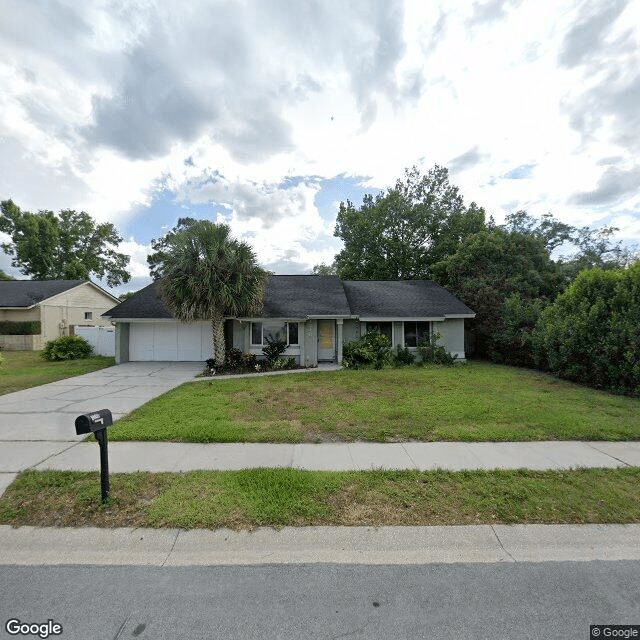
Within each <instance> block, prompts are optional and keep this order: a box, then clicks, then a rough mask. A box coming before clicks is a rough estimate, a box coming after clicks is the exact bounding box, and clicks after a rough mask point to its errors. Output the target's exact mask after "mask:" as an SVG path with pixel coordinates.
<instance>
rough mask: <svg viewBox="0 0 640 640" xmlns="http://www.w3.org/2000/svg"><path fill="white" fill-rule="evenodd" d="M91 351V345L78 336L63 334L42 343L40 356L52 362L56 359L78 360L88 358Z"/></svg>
mask: <svg viewBox="0 0 640 640" xmlns="http://www.w3.org/2000/svg"><path fill="white" fill-rule="evenodd" d="M92 353H93V347H92V346H91V345H90V344H89V343H88V342H87V341H86V340H85V339H84V338H81V337H80V336H64V337H62V338H57V339H56V340H49V342H47V344H45V345H44V349H43V350H42V357H43V358H44V359H45V360H50V361H52V362H54V361H57V360H80V359H82V358H88V357H89V356H90V355H91V354H92Z"/></svg>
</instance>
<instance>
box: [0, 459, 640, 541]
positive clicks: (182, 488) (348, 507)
mask: <svg viewBox="0 0 640 640" xmlns="http://www.w3.org/2000/svg"><path fill="white" fill-rule="evenodd" d="M639 521H640V469H638V468H629V469H575V470H571V471H526V470H517V471H462V472H448V471H429V472H420V471H385V472H382V471H352V472H340V473H337V472H327V471H300V470H296V469H246V470H243V471H192V472H189V473H184V474H177V473H162V474H152V473H135V474H112V476H111V501H110V504H109V505H108V506H106V507H103V506H101V504H100V479H99V474H98V473H80V472H73V471H33V470H32V471H25V472H24V473H22V474H20V476H19V477H18V478H17V479H16V481H15V482H14V483H13V484H12V485H11V486H10V487H9V488H8V489H7V491H6V493H5V495H4V496H3V497H2V498H0V524H10V525H13V526H21V525H32V526H72V527H84V526H98V527H138V526H139V527H181V528H184V529H191V528H208V529H215V528H218V527H229V528H232V529H236V530H239V529H251V528H253V527H257V526H274V527H281V526H308V525H331V526H338V525H340V526H357V525H368V526H383V525H413V526H418V525H464V524H487V523H488V524H497V523H506V524H510V523H607V522H616V523H628V522H639Z"/></svg>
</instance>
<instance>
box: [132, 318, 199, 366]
mask: <svg viewBox="0 0 640 640" xmlns="http://www.w3.org/2000/svg"><path fill="white" fill-rule="evenodd" d="M211 352H212V348H211V324H210V323H208V322H197V323H193V324H182V323H179V322H132V323H131V325H130V329H129V360H131V361H132V362H136V361H145V362H146V361H150V360H153V361H185V362H204V361H205V360H207V358H211V357H212V355H211Z"/></svg>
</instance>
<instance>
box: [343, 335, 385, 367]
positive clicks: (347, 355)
mask: <svg viewBox="0 0 640 640" xmlns="http://www.w3.org/2000/svg"><path fill="white" fill-rule="evenodd" d="M391 358H392V356H391V340H389V338H388V337H387V336H385V335H383V334H381V333H380V332H379V331H377V330H376V329H372V330H370V331H367V333H365V335H363V336H362V337H361V338H360V339H359V340H353V341H351V342H346V343H345V344H344V346H343V348H342V366H343V367H350V368H352V369H363V368H369V367H373V368H374V369H382V367H383V366H384V365H385V364H387V363H389V362H391Z"/></svg>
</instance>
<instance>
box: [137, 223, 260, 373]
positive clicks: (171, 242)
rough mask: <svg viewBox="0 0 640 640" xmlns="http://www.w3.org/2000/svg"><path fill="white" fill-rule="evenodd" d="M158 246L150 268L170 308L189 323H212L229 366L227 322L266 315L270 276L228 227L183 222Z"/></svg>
mask: <svg viewBox="0 0 640 640" xmlns="http://www.w3.org/2000/svg"><path fill="white" fill-rule="evenodd" d="M154 243H155V244H154V246H155V247H157V248H158V251H156V253H155V254H153V255H152V256H150V260H149V264H150V266H151V270H152V275H153V276H154V277H155V279H156V280H157V282H158V290H159V293H160V295H161V297H162V299H163V300H164V303H165V305H166V306H167V308H168V309H169V310H170V311H171V312H172V313H173V314H174V316H175V317H176V318H178V319H179V320H182V321H184V322H193V321H195V320H205V319H206V320H210V321H211V330H212V339H213V350H214V354H215V359H216V361H217V362H218V363H220V364H223V363H224V361H225V342H224V319H225V317H228V316H239V317H242V316H252V315H258V314H259V313H260V311H261V308H262V305H263V300H264V285H265V281H266V278H267V275H268V273H267V272H266V271H264V270H263V269H261V268H260V267H259V266H258V264H257V262H256V256H255V253H254V252H253V249H252V248H251V247H250V246H249V245H248V244H247V243H245V242H240V241H238V240H235V239H233V238H232V237H231V230H230V228H229V227H228V225H225V224H214V223H212V222H210V221H208V220H193V219H188V220H187V219H183V220H181V221H179V223H178V226H177V227H176V228H174V229H173V230H172V231H171V232H170V233H168V234H167V235H166V236H165V237H164V238H163V239H162V240H160V241H154Z"/></svg>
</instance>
